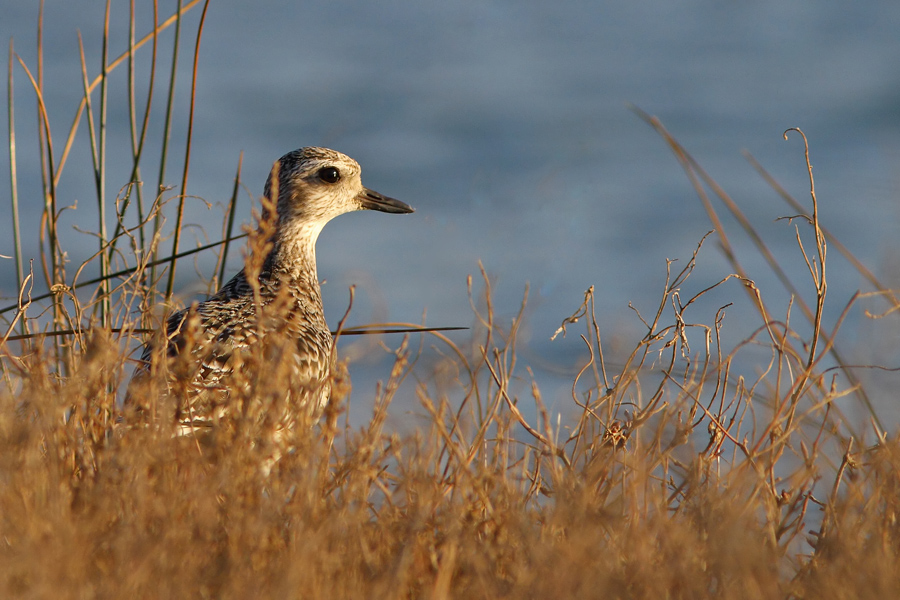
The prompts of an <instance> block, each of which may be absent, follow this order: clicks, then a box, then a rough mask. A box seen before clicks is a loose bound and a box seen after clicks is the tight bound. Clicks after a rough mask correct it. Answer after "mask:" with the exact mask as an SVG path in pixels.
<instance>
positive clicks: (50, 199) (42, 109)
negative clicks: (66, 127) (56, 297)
mask: <svg viewBox="0 0 900 600" xmlns="http://www.w3.org/2000/svg"><path fill="white" fill-rule="evenodd" d="M16 60H18V61H19V65H20V66H21V67H22V70H24V71H25V74H26V75H28V80H29V81H30V82H31V86H32V88H33V89H34V93H35V96H36V98H37V103H38V115H39V116H40V122H41V127H42V130H43V135H42V136H41V139H42V140H43V139H45V140H46V143H42V145H41V157H42V159H45V162H46V165H47V175H48V177H47V180H46V184H47V187H48V189H47V193H46V195H45V196H44V220H45V221H46V223H45V225H44V227H45V228H46V231H47V238H48V242H49V247H50V263H51V266H52V274H50V273H48V272H47V271H46V269H45V273H44V274H45V276H47V278H48V280H47V287H49V288H52V287H53V286H54V285H55V284H56V283H57V282H59V283H61V282H62V279H61V269H60V266H59V253H58V249H59V241H58V239H57V235H56V218H57V216H58V215H57V211H56V183H55V181H56V178H55V177H54V171H53V138H52V137H51V136H50V117H49V116H48V115H47V106H46V104H44V95H43V94H42V93H41V88H40V86H39V85H38V82H37V80H35V78H34V75H32V73H31V70H30V69H29V68H28V66H27V65H26V64H25V61H23V60H22V57H21V56H19V55H18V54H17V55H16ZM43 231H44V228H42V229H41V238H42V239H41V242H42V243H43ZM41 252H42V253H43V246H42V250H41ZM45 267H46V265H45ZM57 279H59V281H57ZM54 306H55V307H56V310H57V311H61V309H62V306H61V305H60V304H59V302H55V303H54ZM54 316H55V317H57V318H59V319H61V318H62V313H61V312H59V313H58V314H55V315H54Z"/></svg>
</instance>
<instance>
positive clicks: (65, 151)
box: [56, 0, 200, 184]
mask: <svg viewBox="0 0 900 600" xmlns="http://www.w3.org/2000/svg"><path fill="white" fill-rule="evenodd" d="M198 2H200V0H191V2H189V3H188V4H186V5H185V6H184V8H181V9H180V10H179V11H178V13H177V14H174V15H172V16H171V17H169V18H168V19H166V20H165V22H163V23H162V24H161V25H159V26H158V27H156V28H155V29H154V30H153V31H152V32H150V33H148V34H147V35H145V36H144V37H142V38H141V40H140V41H139V42H138V43H137V44H135V45H134V49H135V50H137V49H139V48H141V47H142V46H143V45H144V44H146V43H147V42H148V41H150V40H151V39H153V40H154V41H155V37H156V36H157V35H159V33H160V32H162V31H164V30H166V29H168V28H169V26H171V25H172V23H175V22H177V21H178V20H179V19H180V18H181V15H182V14H184V13H186V12H187V11H189V10H190V9H191V8H193V7H194V6H195V5H196V4H197V3H198ZM127 58H128V52H127V51H126V52H124V53H122V54H121V55H119V57H118V58H116V60H114V61H112V62H110V63H109V65H108V66H107V69H106V71H107V73H112V72H113V71H114V70H115V68H116V67H118V66H119V65H120V64H122V63H123V62H124V61H125V60H126V59H127ZM98 85H100V76H99V75H98V76H97V77H96V78H95V79H94V80H93V81H92V82H91V87H90V89H91V91H92V92H93V91H94V88H96V87H97V86H98ZM83 111H84V100H82V101H81V104H79V105H78V110H76V111H75V118H74V119H72V125H71V127H69V137H68V138H66V145H65V148H63V152H62V156H61V157H60V160H59V165H57V167H56V177H57V179H56V183H57V184H58V183H59V177H60V176H61V175H62V171H63V167H65V165H66V161H67V160H68V158H69V152H70V151H71V150H72V144H73V143H74V142H75V134H76V133H78V124H79V122H81V113H82V112H83Z"/></svg>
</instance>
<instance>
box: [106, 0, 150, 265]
mask: <svg viewBox="0 0 900 600" xmlns="http://www.w3.org/2000/svg"><path fill="white" fill-rule="evenodd" d="M158 8H159V3H158V1H157V0H154V2H153V30H154V32H155V31H156V26H157V22H158V19H159V17H158ZM128 16H129V19H128V124H129V127H130V131H131V161H132V167H131V177H130V178H129V180H128V181H129V182H130V183H131V184H132V185H131V186H129V188H128V192H127V193H126V194H125V198H124V199H123V201H122V208H121V209H120V210H119V211H118V213H119V218H118V219H117V222H116V229H115V233H114V234H113V236H112V242H111V243H110V247H109V256H110V260H111V259H112V255H113V252H115V244H116V241H117V240H118V239H119V234H120V233H121V232H122V226H123V225H122V223H123V222H124V219H125V212H126V211H127V210H128V205H129V204H130V201H131V195H132V194H136V196H137V202H136V204H137V211H138V223H143V222H144V193H143V189H144V188H143V186H142V181H141V154H142V152H143V149H144V140H146V139H147V124H148V122H149V120H150V106H151V102H152V99H153V82H154V78H155V75H156V38H157V36H156V35H154V36H153V50H152V56H151V59H150V60H151V62H150V82H149V91H148V92H147V106H146V107H145V110H144V120H143V123H142V124H141V130H140V135H138V127H137V110H136V102H135V94H134V71H135V68H134V50H135V45H134V0H131V2H130V8H129V15H128ZM138 236H139V240H140V241H139V245H140V248H141V249H144V248H146V247H147V240H146V234H145V233H144V228H143V227H142V228H141V229H140V230H139V231H138Z"/></svg>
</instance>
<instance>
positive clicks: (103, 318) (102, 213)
mask: <svg viewBox="0 0 900 600" xmlns="http://www.w3.org/2000/svg"><path fill="white" fill-rule="evenodd" d="M109 9H110V0H106V14H105V15H104V19H103V50H102V53H101V54H102V56H101V58H100V61H101V64H100V77H101V79H100V146H99V150H100V160H99V165H100V172H99V188H98V198H97V202H98V204H97V210H98V213H99V215H98V216H99V226H100V250H101V252H100V276H101V277H106V276H107V275H108V274H109V255H108V254H107V253H106V241H107V239H108V238H107V236H106V235H107V234H106V124H107V119H106V108H107V89H108V87H109V77H108V72H107V67H106V65H107V63H108V62H109ZM100 285H101V291H100V293H101V296H102V298H101V301H100V324H101V325H102V326H103V327H106V326H107V325H108V324H109V323H108V322H107V321H108V319H109V313H110V311H111V309H112V306H111V304H110V298H109V280H108V279H107V280H104V282H103V283H102V284H100Z"/></svg>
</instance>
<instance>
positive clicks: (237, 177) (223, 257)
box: [218, 152, 244, 285]
mask: <svg viewBox="0 0 900 600" xmlns="http://www.w3.org/2000/svg"><path fill="white" fill-rule="evenodd" d="M243 163H244V153H243V152H241V154H240V156H238V166H237V173H235V174H234V189H233V190H232V191H231V200H230V201H229V202H228V223H227V225H225V232H224V233H225V235H224V236H222V237H224V238H225V245H224V246H223V247H222V253H221V254H219V268H218V273H219V279H218V283H219V285H222V282H224V281H225V262H226V261H227V260H228V247H229V245H230V244H229V238H231V232H232V231H234V213H235V208H236V207H237V198H238V192H239V191H240V189H241V166H242V165H243Z"/></svg>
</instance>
